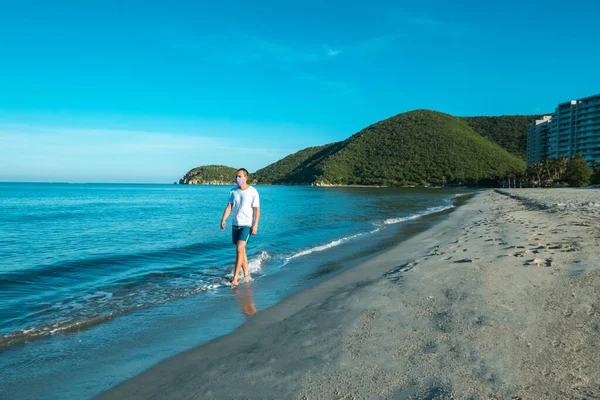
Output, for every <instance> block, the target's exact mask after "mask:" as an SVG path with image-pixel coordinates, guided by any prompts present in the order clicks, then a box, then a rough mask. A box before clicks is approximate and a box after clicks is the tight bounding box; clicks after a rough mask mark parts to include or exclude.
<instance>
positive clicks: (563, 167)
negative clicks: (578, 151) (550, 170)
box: [556, 157, 569, 181]
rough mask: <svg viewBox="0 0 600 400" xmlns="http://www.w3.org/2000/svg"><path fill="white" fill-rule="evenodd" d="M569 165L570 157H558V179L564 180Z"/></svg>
mask: <svg viewBox="0 0 600 400" xmlns="http://www.w3.org/2000/svg"><path fill="white" fill-rule="evenodd" d="M568 166H569V159H568V158H567V157H559V158H557V159H556V179H557V180H560V181H562V180H564V179H565V173H566V172H567V167H568Z"/></svg>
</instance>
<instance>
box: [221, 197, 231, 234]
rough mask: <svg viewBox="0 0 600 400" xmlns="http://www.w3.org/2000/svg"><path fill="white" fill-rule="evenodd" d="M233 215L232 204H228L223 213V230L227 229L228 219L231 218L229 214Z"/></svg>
mask: <svg viewBox="0 0 600 400" xmlns="http://www.w3.org/2000/svg"><path fill="white" fill-rule="evenodd" d="M230 213H231V203H227V207H225V210H224V211H223V218H221V229H225V225H226V223H225V220H227V217H229V214H230Z"/></svg>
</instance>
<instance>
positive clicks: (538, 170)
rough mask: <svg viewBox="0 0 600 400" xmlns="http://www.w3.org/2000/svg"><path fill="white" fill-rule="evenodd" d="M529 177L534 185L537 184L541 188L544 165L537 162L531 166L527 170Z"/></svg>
mask: <svg viewBox="0 0 600 400" xmlns="http://www.w3.org/2000/svg"><path fill="white" fill-rule="evenodd" d="M527 175H528V176H529V177H530V179H531V180H532V181H533V182H534V183H533V185H534V186H535V185H536V184H537V185H538V186H539V185H541V183H542V176H541V175H542V163H541V162H536V163H535V164H531V165H530V166H529V168H527Z"/></svg>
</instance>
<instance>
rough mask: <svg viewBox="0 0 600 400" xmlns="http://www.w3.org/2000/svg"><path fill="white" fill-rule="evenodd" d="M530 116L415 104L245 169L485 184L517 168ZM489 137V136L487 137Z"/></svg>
mask: <svg viewBox="0 0 600 400" xmlns="http://www.w3.org/2000/svg"><path fill="white" fill-rule="evenodd" d="M539 117H540V116H538V115H531V116H502V117H453V116H451V115H448V114H443V113H440V112H436V111H430V110H415V111H410V112H407V113H403V114H399V115H396V116H394V117H391V118H388V119H385V120H383V121H380V122H377V123H375V124H373V125H371V126H369V127H367V128H365V129H363V130H361V131H360V132H358V133H356V134H354V135H352V136H351V137H349V138H348V139H346V140H344V141H341V142H336V143H330V144H327V145H323V146H315V147H309V148H306V149H304V150H300V151H298V152H296V153H294V154H291V155H289V156H287V157H285V158H283V159H281V160H279V161H277V162H275V163H273V164H271V165H268V166H267V167H265V168H262V169H260V170H258V171H256V172H255V173H253V174H251V177H250V181H251V182H254V183H258V184H309V185H386V186H413V185H416V186H429V185H444V184H469V185H487V184H494V183H496V182H498V181H500V180H501V179H503V178H505V177H507V176H511V175H515V174H519V173H523V172H524V171H525V162H524V161H523V159H524V158H525V154H526V148H525V146H526V141H527V139H526V138H527V125H528V124H529V123H530V122H532V121H534V120H535V119H536V118H539ZM488 139H489V140H488ZM234 176H235V169H234V168H230V167H226V166H218V165H210V166H202V167H198V168H194V169H192V170H191V171H189V172H188V173H187V174H185V176H184V178H183V179H181V180H180V183H214V184H216V183H230V182H232V181H233V177H234Z"/></svg>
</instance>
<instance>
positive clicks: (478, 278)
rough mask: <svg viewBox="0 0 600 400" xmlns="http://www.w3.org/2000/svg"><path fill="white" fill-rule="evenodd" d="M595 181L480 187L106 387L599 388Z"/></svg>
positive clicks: (546, 392) (343, 390)
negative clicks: (422, 224)
mask: <svg viewBox="0 0 600 400" xmlns="http://www.w3.org/2000/svg"><path fill="white" fill-rule="evenodd" d="M599 245H600V190H597V189H588V190H577V189H570V190H569V189H565V190H524V189H515V190H505V191H486V192H480V193H478V194H477V195H476V196H475V197H474V198H473V199H471V200H469V201H468V203H467V204H466V205H464V206H462V207H460V208H459V209H457V210H455V211H454V212H453V213H452V214H451V215H450V217H449V218H448V219H447V220H445V221H443V222H441V223H439V224H438V225H436V226H434V227H433V228H431V229H430V230H428V231H426V232H424V233H422V234H419V235H417V236H415V237H414V238H412V239H410V240H408V241H406V242H403V243H401V244H399V245H398V246H397V247H395V248H394V249H392V250H390V251H389V252H387V253H385V254H383V255H380V256H378V257H376V258H374V259H372V260H370V261H369V262H367V263H365V264H362V265H360V266H358V267H355V268H353V269H351V270H349V271H346V272H344V273H342V274H340V275H338V276H336V277H334V278H332V279H329V280H327V281H325V282H322V283H320V284H318V285H316V286H315V287H313V288H311V289H308V290H305V291H303V292H300V293H297V294H295V295H293V296H291V297H289V298H287V299H286V300H285V301H283V302H282V303H280V304H278V305H276V306H274V307H272V308H270V309H268V310H264V311H262V312H259V313H257V314H255V315H253V316H252V317H250V318H249V320H248V321H247V322H246V323H245V324H244V325H243V326H241V327H240V328H239V329H238V330H236V331H235V332H234V333H232V334H230V335H227V336H225V337H223V338H220V339H217V340H214V341H212V342H210V343H207V344H205V345H202V346H199V347H197V348H195V349H192V350H189V351H187V352H185V353H182V354H179V355H177V356H175V357H172V358H170V359H168V360H165V361H164V362H162V363H160V364H158V365H157V366H155V367H153V368H151V369H150V370H148V371H146V372H145V373H143V374H141V375H140V376H138V377H135V378H133V379H131V380H128V381H126V382H124V383H123V384H121V385H119V386H117V387H116V388H113V389H112V390H110V391H108V392H105V393H104V394H102V395H101V396H99V398H102V399H115V398H118V399H135V398H140V399H442V398H455V399H599V398H600V296H599V294H600V247H599Z"/></svg>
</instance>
